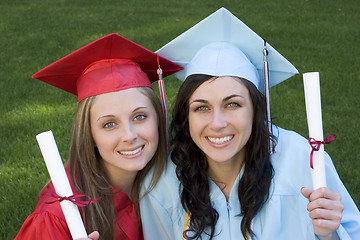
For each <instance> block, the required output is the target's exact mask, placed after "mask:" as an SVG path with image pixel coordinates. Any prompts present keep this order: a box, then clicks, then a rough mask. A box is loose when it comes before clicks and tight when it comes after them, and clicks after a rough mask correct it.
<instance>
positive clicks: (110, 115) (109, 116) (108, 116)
mask: <svg viewBox="0 0 360 240" xmlns="http://www.w3.org/2000/svg"><path fill="white" fill-rule="evenodd" d="M143 108H144V109H146V108H147V107H137V108H135V109H134V110H133V111H132V113H134V112H136V111H138V110H140V109H143ZM113 117H115V115H113V114H108V115H104V116H100V117H99V118H98V119H97V121H99V120H101V119H102V118H113Z"/></svg>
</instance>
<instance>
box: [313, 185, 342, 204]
mask: <svg viewBox="0 0 360 240" xmlns="http://www.w3.org/2000/svg"><path fill="white" fill-rule="evenodd" d="M319 198H326V199H332V200H341V195H340V194H339V193H337V192H335V191H333V190H331V189H330V188H325V187H322V188H318V189H316V190H314V191H313V192H312V193H311V195H310V198H309V199H310V201H314V200H316V199H319Z"/></svg>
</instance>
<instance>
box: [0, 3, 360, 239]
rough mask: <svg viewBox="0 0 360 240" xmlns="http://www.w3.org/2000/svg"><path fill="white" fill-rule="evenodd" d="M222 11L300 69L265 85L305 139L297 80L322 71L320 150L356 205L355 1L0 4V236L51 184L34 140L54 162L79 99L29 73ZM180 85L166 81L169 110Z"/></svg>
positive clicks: (157, 43)
mask: <svg viewBox="0 0 360 240" xmlns="http://www.w3.org/2000/svg"><path fill="white" fill-rule="evenodd" d="M222 6H224V7H226V8H227V9H228V10H230V11H231V12H232V13H233V14H234V15H236V16H237V17H239V18H240V19H241V20H242V21H243V22H244V23H245V24H247V25H248V26H249V27H250V28H252V29H253V30H254V31H255V32H257V33H258V34H259V35H260V36H262V37H263V38H265V39H266V40H267V41H268V43H269V44H271V45H272V46H273V47H274V48H275V49H277V50H278V51H279V52H280V53H281V54H282V55H283V56H285V57H286V58H287V59H288V60H289V61H291V62H292V63H293V64H294V65H295V66H296V67H297V69H298V70H299V72H300V74H299V75H296V76H294V77H292V78H291V79H289V80H288V81H286V82H284V83H282V84H280V85H278V86H275V87H274V88H272V91H271V94H272V95H271V100H272V114H273V118H274V123H276V124H277V125H279V126H281V127H283V128H286V129H291V130H295V131H297V132H299V133H300V134H301V135H303V136H305V137H307V136H308V132H307V131H308V130H307V122H306V113H305V101H304V93H303V83H302V75H301V74H302V73H305V72H311V71H318V72H320V81H321V94H322V114H323V127H324V136H329V135H331V134H337V139H336V141H334V142H333V143H331V144H330V145H327V146H325V149H326V151H327V152H328V153H329V154H330V156H331V157H332V159H333V161H334V164H335V166H336V168H337V170H338V173H339V175H340V177H341V179H342V180H343V182H344V184H345V186H346V187H347V189H348V191H349V192H350V194H351V195H352V197H353V199H354V201H355V203H356V204H357V206H358V207H359V206H360V192H359V189H360V176H359V170H360V151H359V145H360V138H359V128H360V124H359V119H360V97H359V90H360V70H359V69H360V68H359V62H360V57H359V55H360V51H359V47H358V43H359V39H360V34H359V26H358V23H359V22H360V15H359V14H358V13H359V12H360V4H359V3H358V0H344V1H341V3H340V1H335V0H327V1H325V0H319V1H312V0H305V1H304V0H296V1H295V0H289V1H284V0H273V1H266V0H260V1H250V0H244V1H241V0H238V1H228V0H225V1H218V0H206V1H205V0H204V1H193V0H177V1H175V0H167V1H153V0H147V1H139V0H134V1H120V0H118V1H115V0H113V1H110V0H109V1H81V0H78V1H65V0H58V1H51V0H44V1H40V0H38V1H35V0H33V1H16V0H15V1H11V0H2V1H1V2H0V50H1V53H0V96H1V98H0V99H1V100H0V101H1V102H0V193H1V194H0V203H1V204H0V213H1V214H0V231H1V233H0V239H12V238H13V237H14V236H15V235H16V233H17V232H18V230H19V229H20V227H21V225H22V223H23V222H24V220H25V218H26V217H27V216H28V215H29V214H31V212H32V211H33V209H34V207H35V204H36V201H37V195H38V193H39V191H40V190H41V188H42V187H43V186H44V184H45V183H46V182H47V181H48V179H49V176H48V172H47V170H46V167H45V163H44V161H43V159H42V156H41V152H40V150H39V147H38V145H37V142H36V139H35V136H36V135H37V134H38V133H40V132H44V131H47V130H52V131H53V133H54V136H55V139H56V142H57V145H58V148H59V151H60V154H61V156H62V158H63V159H64V160H65V159H66V157H67V154H68V147H69V142H70V131H71V126H72V121H73V117H74V113H75V109H76V106H77V99H76V97H75V96H73V95H71V94H69V93H66V92H63V91H61V90H58V89H56V88H55V87H52V86H49V85H47V84H45V83H43V82H41V81H38V80H33V79H31V75H32V74H33V73H35V72H36V71H38V70H40V69H41V68H43V67H45V66H47V65H48V64H50V63H52V62H53V61H55V60H57V59H59V58H61V57H63V56H65V55H67V54H68V53H70V52H72V51H74V50H76V49H78V48H80V47H82V46H83V45H85V44H87V43H89V42H91V41H94V40H95V39H97V38H100V37H102V36H104V35H106V34H109V33H112V32H115V33H118V34H120V35H122V36H124V37H126V38H128V39H130V40H132V41H135V42H136V43H138V44H140V45H142V46H144V47H146V48H148V49H150V50H153V51H156V50H157V49H159V48H160V47H161V46H163V45H164V44H166V43H167V42H168V41H170V40H172V39H173V38H175V37H176V36H178V35H179V34H181V33H182V32H184V31H185V30H187V29H188V28H189V27H191V26H193V25H194V24H196V23H197V22H199V21H200V20H202V19H203V18H205V17H206V16H208V15H210V14H211V13H213V12H214V11H216V10H217V9H218V8H220V7H222ZM179 86H180V82H179V81H178V80H176V79H175V78H173V77H168V78H166V90H167V96H168V101H169V109H172V103H173V101H174V99H175V96H176V92H177V89H178V87H179ZM154 87H155V88H157V87H156V86H154Z"/></svg>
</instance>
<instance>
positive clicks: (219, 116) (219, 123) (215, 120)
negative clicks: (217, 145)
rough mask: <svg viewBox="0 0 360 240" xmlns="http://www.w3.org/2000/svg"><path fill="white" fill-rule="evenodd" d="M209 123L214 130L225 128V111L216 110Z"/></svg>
mask: <svg viewBox="0 0 360 240" xmlns="http://www.w3.org/2000/svg"><path fill="white" fill-rule="evenodd" d="M209 125H210V128H211V129H213V130H220V129H222V128H225V127H226V126H227V121H226V115H225V113H224V112H222V111H221V110H214V111H213V114H212V116H211V120H210V124H209Z"/></svg>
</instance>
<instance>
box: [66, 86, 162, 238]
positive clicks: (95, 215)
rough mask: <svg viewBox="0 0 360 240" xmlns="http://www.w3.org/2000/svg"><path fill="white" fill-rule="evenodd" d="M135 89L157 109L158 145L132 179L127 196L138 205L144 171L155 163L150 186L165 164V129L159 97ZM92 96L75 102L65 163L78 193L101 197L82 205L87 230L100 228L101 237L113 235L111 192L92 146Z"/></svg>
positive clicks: (142, 89)
mask: <svg viewBox="0 0 360 240" xmlns="http://www.w3.org/2000/svg"><path fill="white" fill-rule="evenodd" d="M138 89H139V90H140V92H141V93H142V94H144V95H145V96H147V97H148V98H149V100H150V101H151V103H152V105H153V106H154V108H155V111H156V113H157V117H158V131H159V145H158V148H157V150H156V152H155V154H154V156H153V157H152V159H151V160H150V161H149V163H148V164H147V165H146V166H145V168H143V169H142V170H140V171H139V172H138V173H137V175H136V178H135V180H134V185H133V188H132V191H131V196H129V197H130V198H131V199H132V201H133V202H134V204H135V205H136V206H137V207H138V203H139V189H140V186H141V183H142V181H143V179H144V177H145V175H146V174H147V173H148V172H149V170H150V169H151V168H152V167H154V173H153V177H152V182H151V185H150V188H152V187H154V186H155V185H156V183H157V181H158V179H159V177H160V175H161V172H162V171H163V169H164V167H165V161H166V156H167V143H166V135H165V131H166V130H165V123H164V118H163V113H162V109H161V103H160V100H159V98H158V97H157V96H156V95H155V93H154V92H153V90H151V89H150V88H147V87H141V88H138ZM95 98H96V96H91V97H88V98H86V99H84V100H82V101H81V102H80V103H79V105H78V109H77V112H76V115H75V119H74V124H73V128H72V135H71V144H70V151H69V157H68V159H67V163H66V164H67V165H68V166H69V169H70V176H71V179H72V181H73V183H74V185H75V187H76V190H77V191H78V192H79V193H81V194H86V195H88V196H91V198H93V199H95V198H98V197H101V200H100V201H98V202H95V203H92V204H90V205H88V206H86V207H84V208H82V215H83V219H84V222H85V228H86V230H87V231H88V232H92V231H95V230H97V231H99V232H100V234H101V238H102V239H114V237H115V236H114V226H116V225H115V224H114V221H115V216H114V207H113V194H114V193H113V191H112V185H111V183H110V182H109V178H108V176H107V174H106V171H105V169H104V165H103V161H102V159H101V156H100V154H99V151H98V150H97V148H96V147H95V142H94V139H93V137H92V134H91V127H90V109H91V107H92V104H93V102H94V99H95ZM120 107H121V106H120Z"/></svg>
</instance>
